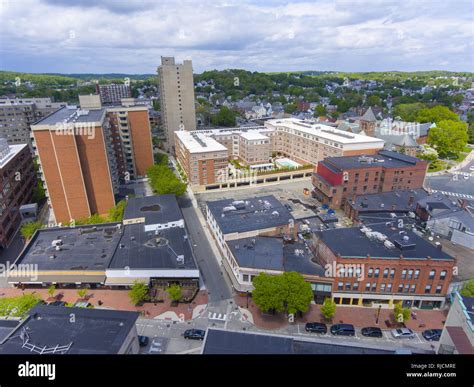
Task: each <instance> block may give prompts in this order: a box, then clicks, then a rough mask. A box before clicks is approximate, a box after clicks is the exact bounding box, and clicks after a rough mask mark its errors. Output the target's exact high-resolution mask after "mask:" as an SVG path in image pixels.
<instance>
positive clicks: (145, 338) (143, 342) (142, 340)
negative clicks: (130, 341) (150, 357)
mask: <svg viewBox="0 0 474 387" xmlns="http://www.w3.org/2000/svg"><path fill="white" fill-rule="evenodd" d="M149 342H150V338H149V337H148V336H138V344H140V347H146V346H147V345H148V343H149Z"/></svg>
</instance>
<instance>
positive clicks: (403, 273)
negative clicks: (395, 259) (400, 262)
mask: <svg viewBox="0 0 474 387" xmlns="http://www.w3.org/2000/svg"><path fill="white" fill-rule="evenodd" d="M406 278H407V271H406V270H405V269H403V270H402V279H406Z"/></svg>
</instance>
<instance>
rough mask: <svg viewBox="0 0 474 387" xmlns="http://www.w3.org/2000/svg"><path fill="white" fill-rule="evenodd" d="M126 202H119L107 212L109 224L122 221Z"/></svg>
mask: <svg viewBox="0 0 474 387" xmlns="http://www.w3.org/2000/svg"><path fill="white" fill-rule="evenodd" d="M126 205H127V202H126V201H125V200H120V201H119V202H118V203H117V205H116V206H115V207H112V208H111V209H110V210H109V216H108V218H107V220H108V221H109V222H121V221H122V220H123V213H124V211H125V207H126Z"/></svg>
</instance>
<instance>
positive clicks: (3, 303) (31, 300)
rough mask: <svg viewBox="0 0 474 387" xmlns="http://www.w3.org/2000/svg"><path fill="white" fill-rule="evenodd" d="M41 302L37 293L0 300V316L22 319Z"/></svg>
mask: <svg viewBox="0 0 474 387" xmlns="http://www.w3.org/2000/svg"><path fill="white" fill-rule="evenodd" d="M40 301H41V298H40V297H39V296H38V295H37V294H35V293H29V294H23V295H21V296H18V297H6V298H0V316H6V317H22V316H23V315H24V314H25V313H26V312H28V311H29V310H30V309H31V308H33V307H34V306H35V305H36V304H38V303H39V302H40Z"/></svg>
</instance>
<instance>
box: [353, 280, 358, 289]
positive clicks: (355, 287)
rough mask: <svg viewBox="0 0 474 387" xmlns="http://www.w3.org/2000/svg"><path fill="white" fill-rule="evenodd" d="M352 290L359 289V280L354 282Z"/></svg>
mask: <svg viewBox="0 0 474 387" xmlns="http://www.w3.org/2000/svg"><path fill="white" fill-rule="evenodd" d="M352 290H359V283H358V282H354V284H353V285H352Z"/></svg>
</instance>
